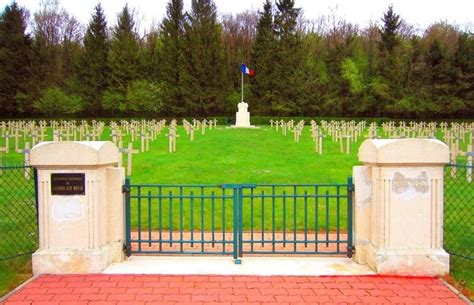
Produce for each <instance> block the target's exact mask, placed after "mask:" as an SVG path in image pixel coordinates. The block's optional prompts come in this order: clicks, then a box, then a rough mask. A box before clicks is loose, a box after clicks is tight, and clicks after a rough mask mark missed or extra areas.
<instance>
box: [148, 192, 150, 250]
mask: <svg viewBox="0 0 474 305" xmlns="http://www.w3.org/2000/svg"><path fill="white" fill-rule="evenodd" d="M148 246H149V247H151V191H148Z"/></svg>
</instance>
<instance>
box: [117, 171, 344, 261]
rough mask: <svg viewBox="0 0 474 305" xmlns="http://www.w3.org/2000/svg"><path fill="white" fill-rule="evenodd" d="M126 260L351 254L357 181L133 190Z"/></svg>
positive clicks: (143, 186)
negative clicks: (131, 257)
mask: <svg viewBox="0 0 474 305" xmlns="http://www.w3.org/2000/svg"><path fill="white" fill-rule="evenodd" d="M124 192H125V193H126V201H125V205H126V249H127V253H128V254H129V255H130V254H131V253H161V254H172V253H174V254H222V255H233V256H234V258H236V259H237V258H238V257H241V256H243V255H244V254H345V255H349V256H350V255H351V254H352V250H353V249H352V193H353V185H352V179H350V178H349V179H348V181H347V183H342V184H223V185H217V184H216V185H194V184H192V185H190V184H188V185H186V184H178V185H165V184H131V183H130V179H129V178H127V180H126V183H125V185H124Z"/></svg>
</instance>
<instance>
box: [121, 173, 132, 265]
mask: <svg viewBox="0 0 474 305" xmlns="http://www.w3.org/2000/svg"><path fill="white" fill-rule="evenodd" d="M123 193H124V194H125V254H126V255H127V256H130V255H131V254H132V247H131V234H132V232H131V219H130V177H126V178H125V184H124V186H123Z"/></svg>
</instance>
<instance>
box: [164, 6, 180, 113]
mask: <svg viewBox="0 0 474 305" xmlns="http://www.w3.org/2000/svg"><path fill="white" fill-rule="evenodd" d="M161 37H162V38H161V41H160V43H161V48H160V53H159V59H160V79H161V81H162V90H163V95H164V101H165V111H166V113H168V114H173V115H183V114H184V112H185V101H184V94H183V85H184V78H185V73H186V69H185V60H184V14H183V0H170V1H169V2H168V5H167V9H166V17H165V18H164V19H163V22H162V24H161Z"/></svg>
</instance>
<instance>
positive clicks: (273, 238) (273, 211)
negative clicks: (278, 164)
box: [272, 185, 275, 253]
mask: <svg viewBox="0 0 474 305" xmlns="http://www.w3.org/2000/svg"><path fill="white" fill-rule="evenodd" d="M272 252H273V253H275V186H274V185H272Z"/></svg>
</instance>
